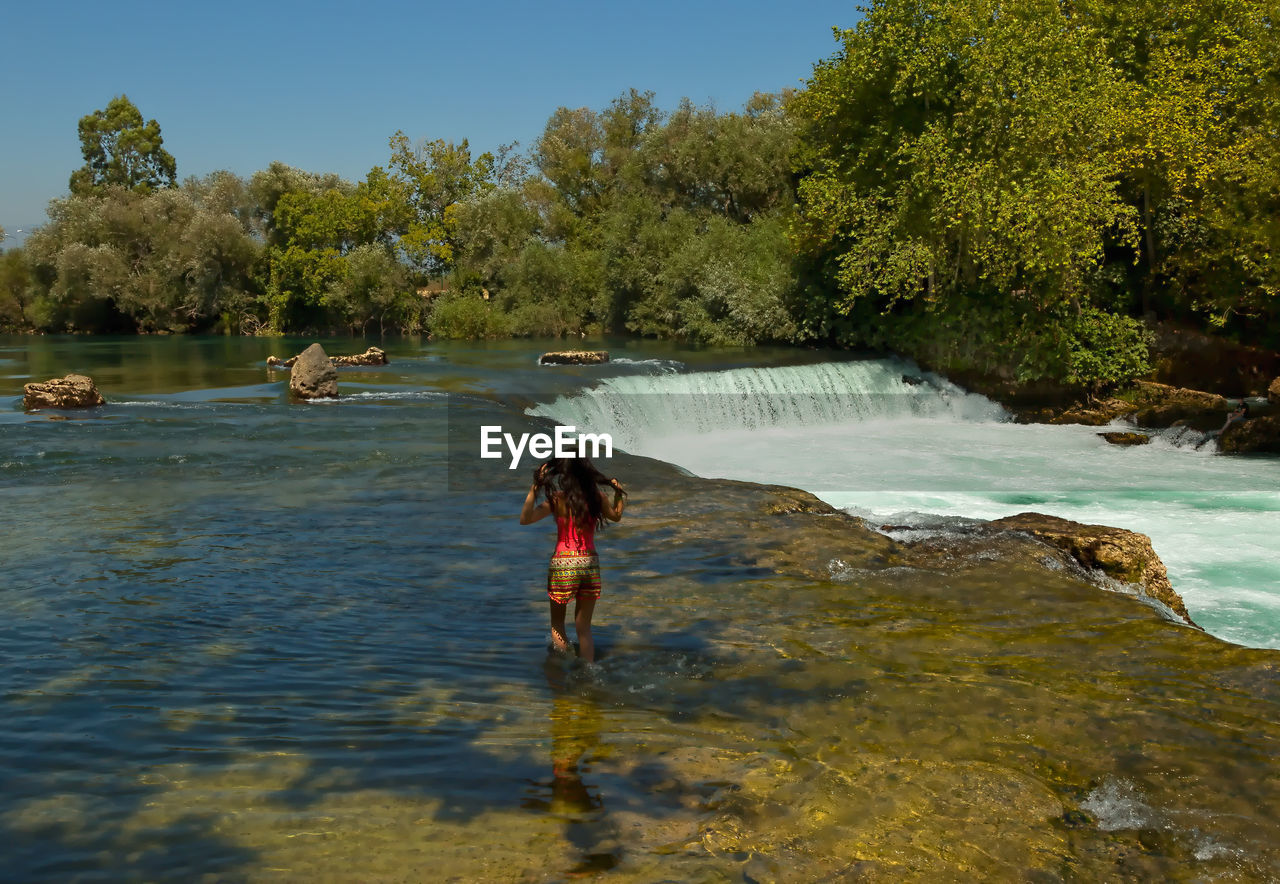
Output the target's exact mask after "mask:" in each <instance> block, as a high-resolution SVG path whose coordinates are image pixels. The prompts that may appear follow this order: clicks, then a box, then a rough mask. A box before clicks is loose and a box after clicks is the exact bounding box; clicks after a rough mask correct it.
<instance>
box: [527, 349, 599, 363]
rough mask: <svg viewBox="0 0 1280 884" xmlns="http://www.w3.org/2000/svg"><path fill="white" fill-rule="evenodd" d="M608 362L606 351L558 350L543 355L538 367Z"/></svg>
mask: <svg viewBox="0 0 1280 884" xmlns="http://www.w3.org/2000/svg"><path fill="white" fill-rule="evenodd" d="M608 361H609V351H608V350H560V351H554V352H551V353H543V354H542V356H541V358H539V359H538V363H539V364H540V365H599V364H600V363H602V362H608Z"/></svg>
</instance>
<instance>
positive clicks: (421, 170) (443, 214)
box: [386, 132, 495, 273]
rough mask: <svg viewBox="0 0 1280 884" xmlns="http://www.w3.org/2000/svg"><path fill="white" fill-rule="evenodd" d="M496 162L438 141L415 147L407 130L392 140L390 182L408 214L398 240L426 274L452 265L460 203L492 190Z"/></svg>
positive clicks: (465, 146)
mask: <svg viewBox="0 0 1280 884" xmlns="http://www.w3.org/2000/svg"><path fill="white" fill-rule="evenodd" d="M494 165H495V160H494V156H493V154H490V153H482V154H480V156H478V157H476V158H475V159H474V160H472V158H471V147H470V145H468V144H467V141H466V139H463V141H462V143H461V144H454V143H453V142H451V141H444V140H443V139H437V140H435V141H425V142H422V143H420V144H419V145H418V146H417V147H414V146H413V145H412V144H411V143H410V142H409V137H408V136H407V135H405V134H404V133H403V132H397V133H396V134H395V135H393V136H391V162H390V167H391V173H390V175H389V176H388V180H387V181H386V184H387V186H388V187H390V186H398V187H400V188H402V191H401V192H402V193H403V194H404V197H405V199H407V201H408V208H409V211H410V216H409V218H408V219H407V224H406V228H405V230H404V233H403V235H401V237H400V243H399V244H400V250H401V251H402V252H403V253H404V256H405V257H406V258H408V259H409V261H410V262H411V263H412V264H413V265H416V266H417V267H418V268H420V269H422V270H425V271H428V272H439V273H443V272H446V271H448V270H450V269H451V268H452V267H453V260H454V251H455V249H456V247H457V242H456V238H457V229H458V220H457V212H458V206H459V204H460V203H461V202H462V201H464V200H466V199H469V198H471V197H473V196H477V195H479V194H482V193H485V192H487V191H489V190H491V189H493V186H494V184H493V176H494Z"/></svg>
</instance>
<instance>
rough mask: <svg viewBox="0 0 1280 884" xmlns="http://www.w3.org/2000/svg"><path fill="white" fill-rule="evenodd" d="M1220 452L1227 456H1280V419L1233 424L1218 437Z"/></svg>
mask: <svg viewBox="0 0 1280 884" xmlns="http://www.w3.org/2000/svg"><path fill="white" fill-rule="evenodd" d="M1218 450H1219V451H1221V452H1223V453H1225V454H1280V417H1276V416H1274V415H1268V416H1266V417H1255V418H1253V419H1251V420H1243V421H1236V422H1233V423H1232V424H1231V425H1230V426H1228V427H1227V428H1226V429H1225V430H1223V431H1222V435H1221V436H1219V437H1218Z"/></svg>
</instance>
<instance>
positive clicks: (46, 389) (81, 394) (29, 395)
mask: <svg viewBox="0 0 1280 884" xmlns="http://www.w3.org/2000/svg"><path fill="white" fill-rule="evenodd" d="M104 404H106V400H105V399H103V398H102V394H101V393H99V392H98V388H97V386H96V385H95V384H94V383H93V378H91V377H88V376H86V375H82V374H69V375H67V376H66V377H63V378H54V379H53V380H49V381H44V382H42V383H33V384H27V385H26V386H25V387H23V395H22V407H23V408H25V409H26V410H28V411H32V410H35V409H38V408H93V407H95V406H98V405H104Z"/></svg>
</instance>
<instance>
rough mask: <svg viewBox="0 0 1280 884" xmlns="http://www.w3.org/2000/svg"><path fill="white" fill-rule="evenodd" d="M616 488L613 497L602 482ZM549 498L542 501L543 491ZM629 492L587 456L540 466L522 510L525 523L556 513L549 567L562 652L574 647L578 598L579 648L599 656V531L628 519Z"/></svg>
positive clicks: (556, 641) (554, 629) (555, 639)
mask: <svg viewBox="0 0 1280 884" xmlns="http://www.w3.org/2000/svg"><path fill="white" fill-rule="evenodd" d="M601 485H605V486H608V487H611V488H613V501H612V502H610V501H609V499H608V498H607V497H606V496H605V492H604V491H602V490H600V486H601ZM539 494H541V495H542V496H543V498H544V499H543V501H542V502H541V503H538V496H539ZM626 496H627V492H626V491H624V490H623V488H622V484H621V483H620V482H619V481H618V480H617V479H610V478H608V477H606V476H605V475H604V474H603V473H601V472H600V471H599V470H597V469H596V468H595V466H593V465H592V463H591V460H590V459H589V458H586V457H558V458H555V459H554V460H549V461H547V462H546V463H544V464H542V465H541V466H539V467H538V468H537V469H536V470H534V473H533V485H532V487H530V488H529V493H528V494H526V495H525V498H524V507H523V508H521V510H520V524H521V525H529V524H532V523H533V522H536V521H538V520H539V519H542V518H545V517H546V516H549V515H551V514H552V513H554V514H555V517H556V549H555V552H554V553H552V555H551V566H550V569H549V570H548V572H547V596H548V597H549V598H550V599H551V643H552V645H553V646H554V647H555V649H556V650H558V651H567V650H569V639H568V637H567V636H566V635H565V626H564V620H565V611H566V609H567V608H568V605H569V599H574V609H573V625H574V629H575V630H576V631H577V633H578V652H579V654H580V655H581V656H582V659H583V660H586V661H587V662H592V661H594V660H595V658H596V652H595V643H594V642H593V640H592V638H591V615H592V614H594V613H595V608H596V599H598V598H600V559H599V557H598V556H597V555H596V543H595V534H596V529H597V528H603V527H604V525H605V522H606V521H609V522H616V521H618V520H619V519H621V518H622V510H623V507H624V505H625V503H626Z"/></svg>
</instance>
